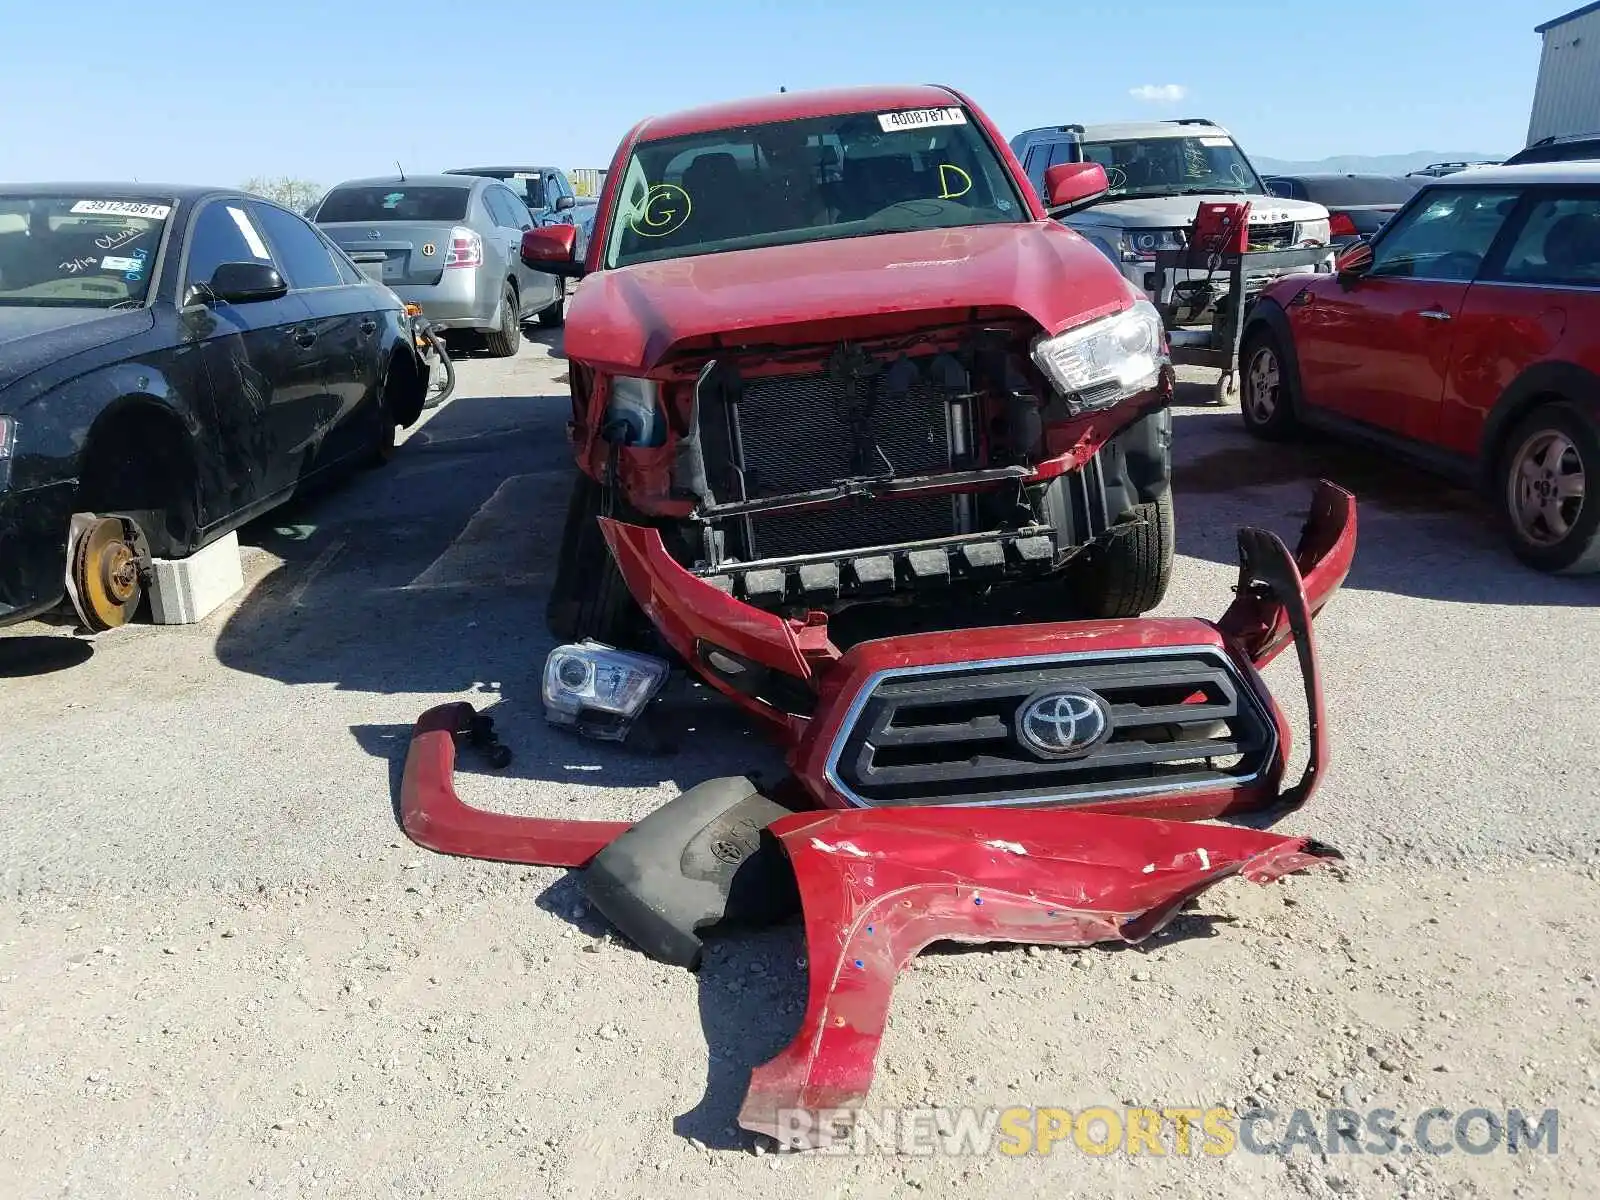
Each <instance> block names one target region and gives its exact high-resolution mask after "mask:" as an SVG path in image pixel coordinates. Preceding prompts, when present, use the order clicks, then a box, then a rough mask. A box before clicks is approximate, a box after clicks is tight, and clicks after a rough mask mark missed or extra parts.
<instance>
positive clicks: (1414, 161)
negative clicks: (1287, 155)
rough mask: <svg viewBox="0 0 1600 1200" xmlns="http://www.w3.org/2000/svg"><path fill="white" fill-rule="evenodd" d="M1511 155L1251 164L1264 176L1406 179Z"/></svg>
mask: <svg viewBox="0 0 1600 1200" xmlns="http://www.w3.org/2000/svg"><path fill="white" fill-rule="evenodd" d="M1509 157H1511V155H1510V154H1481V153H1479V152H1478V151H1476V150H1469V151H1460V150H1451V151H1438V152H1434V151H1432V150H1418V151H1417V152H1416V153H1414V154H1339V155H1335V156H1334V157H1332V158H1323V159H1318V160H1317V161H1316V162H1291V161H1288V160H1287V159H1282V158H1267V157H1265V156H1264V155H1256V156H1255V157H1254V158H1252V159H1251V160H1250V161H1251V162H1253V163H1255V166H1256V170H1257V171H1259V172H1261V174H1263V175H1311V174H1317V173H1328V172H1335V173H1338V174H1341V175H1405V174H1407V173H1408V172H1410V171H1416V170H1419V169H1421V168H1422V167H1426V166H1428V165H1429V164H1430V163H1438V162H1500V161H1501V160H1502V159H1506V158H1509Z"/></svg>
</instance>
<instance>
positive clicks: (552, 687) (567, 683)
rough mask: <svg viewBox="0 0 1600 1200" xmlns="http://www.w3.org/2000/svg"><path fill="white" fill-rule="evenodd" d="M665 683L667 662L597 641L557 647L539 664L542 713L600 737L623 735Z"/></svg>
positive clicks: (614, 738)
mask: <svg viewBox="0 0 1600 1200" xmlns="http://www.w3.org/2000/svg"><path fill="white" fill-rule="evenodd" d="M666 681H667V664H666V663H665V662H663V661H662V660H661V659H659V658H652V657H651V656H650V655H648V654H634V653H632V652H631V651H627V650H614V649H612V648H611V647H610V646H606V645H602V644H601V643H599V642H594V641H588V642H578V643H573V644H570V645H566V646H557V647H556V648H555V649H554V650H552V651H550V657H549V658H547V659H545V663H544V715H545V720H547V721H549V722H550V724H552V725H560V726H563V727H565V728H569V729H576V730H577V731H578V732H579V733H583V734H586V735H588V736H589V737H593V738H598V739H600V740H601V741H607V742H620V741H622V740H623V739H624V738H626V737H627V736H628V731H629V730H630V729H631V728H632V727H633V723H634V721H636V720H637V719H638V717H639V714H640V713H642V712H643V711H644V710H645V706H646V705H648V704H649V703H650V701H652V700H654V699H655V698H656V696H657V695H658V694H660V692H661V688H662V685H663V684H665V683H666Z"/></svg>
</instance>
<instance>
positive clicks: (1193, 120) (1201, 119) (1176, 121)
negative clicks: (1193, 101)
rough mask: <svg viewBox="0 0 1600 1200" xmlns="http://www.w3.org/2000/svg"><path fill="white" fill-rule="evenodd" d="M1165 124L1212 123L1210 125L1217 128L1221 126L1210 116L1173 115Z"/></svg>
mask: <svg viewBox="0 0 1600 1200" xmlns="http://www.w3.org/2000/svg"><path fill="white" fill-rule="evenodd" d="M1167 124H1168V125H1212V126H1215V127H1216V128H1218V129H1221V128H1222V126H1220V125H1217V123H1216V122H1215V121H1213V120H1212V119H1211V118H1210V117H1175V118H1173V119H1172V120H1170V121H1168V122H1167Z"/></svg>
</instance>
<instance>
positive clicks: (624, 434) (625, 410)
mask: <svg viewBox="0 0 1600 1200" xmlns="http://www.w3.org/2000/svg"><path fill="white" fill-rule="evenodd" d="M605 422H606V428H607V429H610V430H613V431H614V432H612V433H608V434H607V435H606V440H607V441H610V442H614V443H617V444H618V445H623V446H645V447H652V446H660V445H663V444H665V442H666V440H667V419H666V417H665V416H664V415H663V414H662V412H661V385H660V384H659V383H657V382H656V381H655V380H654V379H635V378H634V377H633V376H631V375H613V376H612V377H611V382H610V394H609V395H608V396H607V397H606V415H605Z"/></svg>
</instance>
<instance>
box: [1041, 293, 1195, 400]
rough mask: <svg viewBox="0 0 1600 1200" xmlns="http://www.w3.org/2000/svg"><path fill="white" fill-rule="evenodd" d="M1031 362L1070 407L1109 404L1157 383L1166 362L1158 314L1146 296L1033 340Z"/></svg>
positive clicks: (1164, 333) (1165, 347)
mask: <svg viewBox="0 0 1600 1200" xmlns="http://www.w3.org/2000/svg"><path fill="white" fill-rule="evenodd" d="M1033 361H1034V363H1035V364H1036V365H1037V366H1038V368H1039V370H1041V371H1043V372H1044V374H1045V376H1046V378H1048V379H1049V380H1050V382H1051V383H1052V384H1054V385H1055V388H1056V390H1057V391H1058V392H1060V393H1061V395H1062V396H1063V397H1065V398H1066V401H1067V404H1068V406H1069V407H1070V408H1071V409H1072V411H1073V412H1082V411H1084V410H1087V409H1094V408H1108V407H1110V406H1111V405H1113V404H1115V403H1116V402H1117V401H1119V400H1122V399H1125V398H1126V397H1128V396H1131V395H1133V394H1135V393H1137V392H1142V391H1145V390H1147V389H1149V388H1152V387H1154V386H1155V385H1156V382H1157V381H1158V380H1159V379H1160V378H1161V368H1162V367H1164V366H1166V364H1167V361H1168V359H1167V345H1166V332H1165V330H1164V329H1163V328H1162V325H1161V313H1160V312H1159V311H1157V309H1156V306H1155V305H1154V304H1151V303H1150V301H1148V300H1137V301H1135V302H1134V304H1133V307H1132V308H1129V309H1127V310H1125V311H1123V312H1120V313H1117V314H1116V315H1115V316H1110V317H1102V318H1101V319H1100V320H1098V321H1091V322H1089V323H1088V324H1087V325H1080V326H1078V328H1076V329H1068V330H1067V331H1066V332H1064V333H1058V334H1056V335H1055V336H1054V337H1041V338H1039V339H1037V340H1036V341H1035V342H1034V343H1033Z"/></svg>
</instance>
